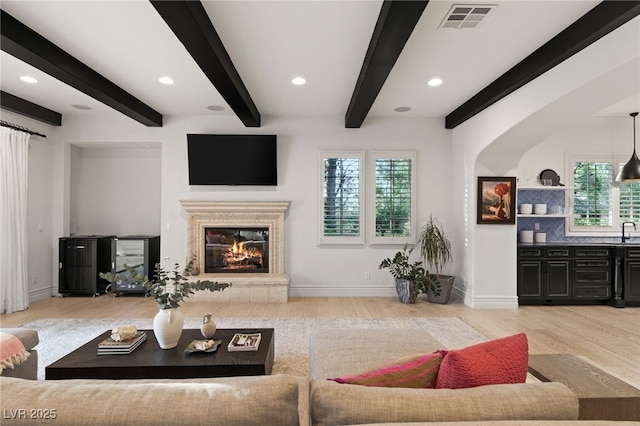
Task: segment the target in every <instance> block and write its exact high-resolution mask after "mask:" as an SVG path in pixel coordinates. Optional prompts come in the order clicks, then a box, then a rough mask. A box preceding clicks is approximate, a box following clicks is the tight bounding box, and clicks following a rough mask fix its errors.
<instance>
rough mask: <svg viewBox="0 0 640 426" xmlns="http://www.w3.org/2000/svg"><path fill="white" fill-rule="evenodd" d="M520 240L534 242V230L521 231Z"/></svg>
mask: <svg viewBox="0 0 640 426" xmlns="http://www.w3.org/2000/svg"><path fill="white" fill-rule="evenodd" d="M520 242H521V243H532V242H533V231H520Z"/></svg>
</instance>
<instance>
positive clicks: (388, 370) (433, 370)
mask: <svg viewBox="0 0 640 426" xmlns="http://www.w3.org/2000/svg"><path fill="white" fill-rule="evenodd" d="M441 362H442V353H441V352H440V351H438V352H435V353H432V354H425V355H420V356H418V357H415V358H413V359H411V360H409V361H406V362H400V363H397V364H394V365H390V366H387V367H383V368H380V369H377V370H373V371H368V372H366V373H362V374H357V375H354V376H347V377H340V378H337V379H329V380H333V381H335V382H338V383H348V384H351V385H363V386H378V387H388V388H435V387H436V377H437V376H438V369H439V368H440V363H441Z"/></svg>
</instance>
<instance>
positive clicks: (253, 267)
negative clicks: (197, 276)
mask: <svg viewBox="0 0 640 426" xmlns="http://www.w3.org/2000/svg"><path fill="white" fill-rule="evenodd" d="M204 232H205V266H204V269H205V272H207V273H268V272H269V228H205V231H204Z"/></svg>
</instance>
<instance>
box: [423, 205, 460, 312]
mask: <svg viewBox="0 0 640 426" xmlns="http://www.w3.org/2000/svg"><path fill="white" fill-rule="evenodd" d="M418 247H420V254H421V255H422V258H423V259H424V260H425V262H426V263H427V264H428V265H429V266H430V267H431V268H432V269H433V270H435V277H436V280H437V281H438V283H439V284H440V289H441V291H440V294H435V293H431V292H429V291H427V298H428V300H429V301H430V302H433V303H442V304H444V303H449V299H450V298H451V291H452V290H453V281H454V280H455V277H454V276H452V275H443V274H442V270H443V268H444V267H445V266H446V265H447V263H449V262H450V261H451V259H452V251H453V250H452V246H451V241H450V240H449V238H448V237H447V235H446V233H445V232H444V229H443V227H442V224H441V223H440V222H439V221H438V220H437V219H435V218H434V217H433V215H430V216H429V220H428V221H427V222H426V223H425V224H424V226H423V227H422V230H421V231H420V237H419V239H418Z"/></svg>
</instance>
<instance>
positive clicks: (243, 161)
mask: <svg viewBox="0 0 640 426" xmlns="http://www.w3.org/2000/svg"><path fill="white" fill-rule="evenodd" d="M276 139H277V138H276V135H206V134H187V149H188V159H189V185H267V186H276V185H277V184H278V162H277V149H276V148H277V146H276Z"/></svg>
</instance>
